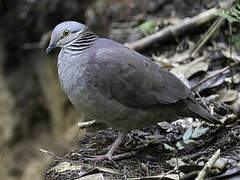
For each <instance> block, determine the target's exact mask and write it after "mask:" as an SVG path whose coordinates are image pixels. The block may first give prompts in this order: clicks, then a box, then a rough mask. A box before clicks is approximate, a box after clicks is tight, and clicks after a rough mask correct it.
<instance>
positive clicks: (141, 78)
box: [47, 21, 220, 132]
mask: <svg viewBox="0 0 240 180" xmlns="http://www.w3.org/2000/svg"><path fill="white" fill-rule="evenodd" d="M65 29H67V30H69V31H70V32H71V33H72V34H70V35H69V37H63V38H62V36H60V35H59V34H61V33H59V32H62V31H64V30H65ZM72 29H74V30H72ZM76 33H78V34H76ZM56 34H58V36H60V37H61V38H62V39H61V38H60V37H57V38H56ZM71 36H72V37H71ZM64 38H65V40H66V41H64ZM71 38H72V39H71ZM69 39H71V40H69ZM59 40H60V41H61V42H60V43H58V41H59ZM64 42H66V43H65V44H64ZM52 44H54V45H52ZM52 46H53V47H52ZM55 46H60V47H62V49H61V52H60V54H59V57H58V73H59V79H60V82H61V85H62V88H63V90H64V91H65V93H66V94H67V96H68V97H69V99H70V101H71V102H72V103H73V105H74V106H75V107H76V108H77V109H78V110H79V111H80V112H82V113H83V114H85V115H86V116H89V117H90V118H94V119H95V120H98V121H101V122H104V123H107V124H108V125H109V126H111V127H113V128H116V129H118V130H120V131H122V132H128V131H130V130H132V129H136V128H141V127H144V126H147V125H151V124H153V123H157V122H161V121H173V120H176V119H178V118H180V117H196V118H200V119H203V120H206V121H208V122H211V123H220V121H218V120H217V118H215V117H214V116H213V115H211V114H210V113H209V112H208V111H207V110H206V109H205V108H203V107H202V106H201V105H200V104H199V103H198V102H197V101H196V100H195V99H194V97H193V95H192V93H191V92H190V90H189V89H188V88H187V87H186V86H185V85H184V84H183V83H182V82H181V81H180V80H179V79H178V78H177V77H175V76H174V75H173V74H171V73H169V72H168V71H166V70H165V69H163V68H162V67H160V66H159V65H157V64H155V63H154V62H152V61H151V60H150V59H148V58H147V57H145V56H143V55H141V54H139V53H138V52H136V51H134V50H131V49H129V48H127V47H125V46H123V45H121V44H119V43H117V42H115V41H112V40H109V39H104V38H99V37H98V36H96V35H95V34H94V33H92V32H91V31H89V30H88V28H87V27H86V26H84V25H83V24H80V23H77V22H72V21H70V22H63V23H61V24H59V25H58V26H56V27H55V29H54V31H53V33H52V37H51V42H50V46H49V48H48V50H47V52H49V51H50V50H51V49H52V48H54V47H55Z"/></svg>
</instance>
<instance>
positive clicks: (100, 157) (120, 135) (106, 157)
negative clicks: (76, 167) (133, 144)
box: [84, 133, 125, 161]
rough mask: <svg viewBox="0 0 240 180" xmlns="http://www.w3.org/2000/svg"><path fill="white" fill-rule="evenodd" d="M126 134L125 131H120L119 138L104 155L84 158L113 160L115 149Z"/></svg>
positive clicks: (89, 159)
mask: <svg viewBox="0 0 240 180" xmlns="http://www.w3.org/2000/svg"><path fill="white" fill-rule="evenodd" d="M124 136H125V134H124V133H120V134H119V136H118V138H117V139H116V140H115V141H114V143H113V144H112V147H111V149H110V150H109V151H108V153H107V154H105V155H102V156H91V157H89V158H84V160H88V161H103V160H106V159H108V160H110V161H113V160H112V156H113V153H114V152H115V150H116V149H117V148H118V146H119V144H120V143H121V142H122V140H123V138H124Z"/></svg>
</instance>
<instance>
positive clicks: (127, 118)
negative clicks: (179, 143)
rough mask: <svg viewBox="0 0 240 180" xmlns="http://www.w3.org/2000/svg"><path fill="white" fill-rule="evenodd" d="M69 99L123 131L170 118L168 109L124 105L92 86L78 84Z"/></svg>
mask: <svg viewBox="0 0 240 180" xmlns="http://www.w3.org/2000/svg"><path fill="white" fill-rule="evenodd" d="M69 99H70V101H71V102H72V103H73V104H74V106H75V107H76V108H77V109H78V110H79V111H80V112H81V113H83V114H84V115H86V116H87V117H89V118H92V119H95V120H97V121H101V122H104V123H106V124H108V125H109V126H110V127H113V128H115V129H118V130H120V131H123V132H127V131H129V130H132V129H137V128H142V127H146V126H149V125H151V124H154V123H157V122H161V121H168V120H169V117H168V112H167V111H161V110H159V109H158V108H152V109H149V108H148V109H146V108H142V109H140V108H131V107H128V106H124V105H122V104H120V103H119V102H117V101H115V100H113V99H107V98H106V97H104V96H102V95H101V94H100V93H98V92H97V91H96V90H95V89H94V88H93V87H90V86H84V87H81V88H80V86H78V88H76V89H74V90H73V92H72V93H71V95H70V96H69Z"/></svg>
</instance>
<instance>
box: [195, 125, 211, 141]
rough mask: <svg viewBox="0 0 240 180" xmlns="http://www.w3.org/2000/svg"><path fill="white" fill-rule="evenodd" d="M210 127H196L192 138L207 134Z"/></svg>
mask: <svg viewBox="0 0 240 180" xmlns="http://www.w3.org/2000/svg"><path fill="white" fill-rule="evenodd" d="M208 129H209V128H198V129H195V131H194V132H193V133H192V136H191V137H192V138H193V139H194V138H198V137H200V136H202V135H204V134H206V132H207V131H208Z"/></svg>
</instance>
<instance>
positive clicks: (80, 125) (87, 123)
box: [77, 120, 96, 129]
mask: <svg viewBox="0 0 240 180" xmlns="http://www.w3.org/2000/svg"><path fill="white" fill-rule="evenodd" d="M94 124H96V121H95V120H92V121H87V122H79V123H78V124H77V126H78V128H79V129H84V128H87V127H90V126H92V125H94Z"/></svg>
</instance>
